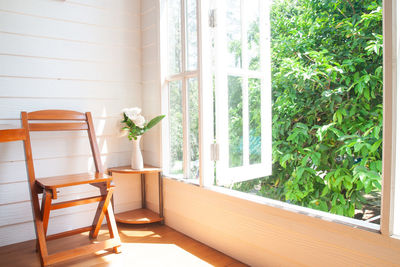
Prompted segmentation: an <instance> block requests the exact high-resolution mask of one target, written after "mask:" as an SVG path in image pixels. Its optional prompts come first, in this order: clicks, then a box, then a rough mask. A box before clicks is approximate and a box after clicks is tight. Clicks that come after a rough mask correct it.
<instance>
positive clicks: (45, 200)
mask: <svg viewBox="0 0 400 267" xmlns="http://www.w3.org/2000/svg"><path fill="white" fill-rule="evenodd" d="M52 197H53V194H52V193H51V191H46V190H43V196H42V207H41V211H40V213H41V218H42V222H43V232H44V236H45V237H46V235H47V226H48V225H49V218H50V217H49V216H50V207H51V200H52ZM36 251H39V242H36Z"/></svg>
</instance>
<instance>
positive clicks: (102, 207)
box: [89, 187, 114, 239]
mask: <svg viewBox="0 0 400 267" xmlns="http://www.w3.org/2000/svg"><path fill="white" fill-rule="evenodd" d="M113 191H114V187H110V188H103V189H101V193H102V195H106V198H105V200H104V201H100V202H99V206H98V207H97V212H96V215H95V217H94V220H93V224H92V225H93V228H92V231H90V235H89V237H90V238H93V239H94V238H97V236H98V234H99V231H100V227H101V223H102V222H103V219H104V215H105V214H106V212H107V209H108V206H109V203H110V199H111V197H112V194H113Z"/></svg>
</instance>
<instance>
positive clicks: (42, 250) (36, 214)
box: [32, 193, 49, 266]
mask: <svg viewBox="0 0 400 267" xmlns="http://www.w3.org/2000/svg"><path fill="white" fill-rule="evenodd" d="M32 209H33V220H34V223H35V230H36V238H37V243H38V250H39V254H40V262H41V265H42V266H45V265H46V264H47V257H48V255H49V254H48V251H47V244H46V235H45V233H44V227H43V221H42V216H41V213H40V206H39V198H38V195H37V194H36V193H32Z"/></svg>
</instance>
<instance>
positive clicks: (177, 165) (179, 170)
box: [169, 81, 183, 176]
mask: <svg viewBox="0 0 400 267" xmlns="http://www.w3.org/2000/svg"><path fill="white" fill-rule="evenodd" d="M182 125H183V108H182V81H174V82H170V83H169V151H170V153H169V155H170V162H169V164H170V166H169V170H170V174H174V175H177V174H178V175H180V176H182V175H183V127H182Z"/></svg>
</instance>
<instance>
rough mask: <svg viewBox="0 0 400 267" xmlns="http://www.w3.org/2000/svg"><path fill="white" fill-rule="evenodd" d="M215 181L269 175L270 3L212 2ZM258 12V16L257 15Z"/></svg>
mask: <svg viewBox="0 0 400 267" xmlns="http://www.w3.org/2000/svg"><path fill="white" fill-rule="evenodd" d="M212 3H213V4H214V6H215V9H213V10H214V14H216V18H217V21H216V24H215V25H213V28H211V34H212V36H213V39H212V43H213V44H214V45H213V48H212V49H213V50H214V52H213V53H212V54H213V55H214V57H215V58H214V61H213V62H214V65H213V66H212V69H213V72H214V73H213V74H214V77H215V88H214V90H215V100H214V101H215V117H216V124H215V125H216V131H215V132H216V136H215V140H216V144H217V148H218V149H219V153H218V154H219V158H218V160H217V161H216V181H217V184H219V185H230V184H233V183H235V182H240V181H245V180H251V179H254V178H257V177H262V176H267V175H270V174H271V118H270V117H271V101H270V99H271V95H270V92H271V83H270V64H269V53H270V52H269V44H268V43H267V40H268V36H269V25H268V22H269V19H268V18H269V8H268V1H260V0H224V1H213V2H212ZM261 14H262V16H261Z"/></svg>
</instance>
